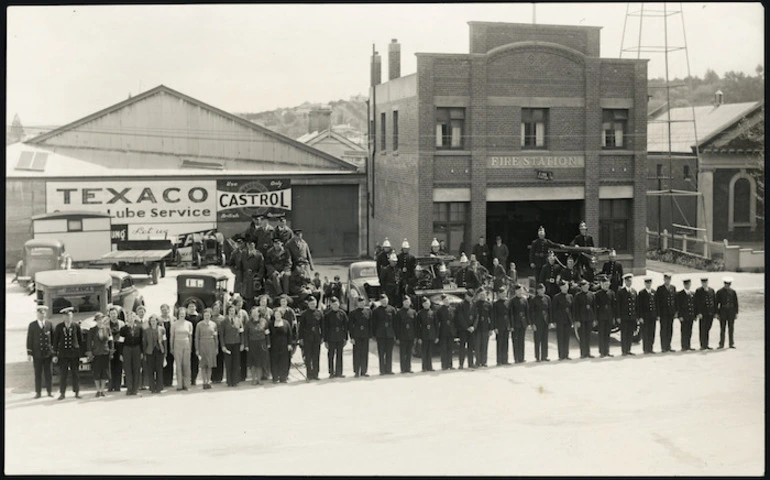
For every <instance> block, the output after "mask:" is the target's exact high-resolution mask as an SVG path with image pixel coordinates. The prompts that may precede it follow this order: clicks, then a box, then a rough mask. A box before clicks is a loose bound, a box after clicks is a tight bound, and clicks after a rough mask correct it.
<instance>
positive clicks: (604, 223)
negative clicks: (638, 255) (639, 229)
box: [599, 198, 631, 253]
mask: <svg viewBox="0 0 770 480" xmlns="http://www.w3.org/2000/svg"><path fill="white" fill-rule="evenodd" d="M599 245H602V246H606V247H608V248H614V249H615V251H617V252H618V253H628V252H629V251H630V248H631V200H630V199H627V198H618V199H612V200H599Z"/></svg>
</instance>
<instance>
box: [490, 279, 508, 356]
mask: <svg viewBox="0 0 770 480" xmlns="http://www.w3.org/2000/svg"><path fill="white" fill-rule="evenodd" d="M492 325H493V327H494V329H495V334H496V338H497V364H498V365H508V331H509V330H510V329H511V327H510V321H509V320H508V303H507V302H506V300H505V287H500V290H498V294H497V300H495V303H494V304H492Z"/></svg>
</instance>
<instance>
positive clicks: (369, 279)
mask: <svg viewBox="0 0 770 480" xmlns="http://www.w3.org/2000/svg"><path fill="white" fill-rule="evenodd" d="M382 291H383V290H382V287H381V286H380V280H379V278H377V263H376V262H375V261H373V260H365V261H362V262H353V263H351V264H350V266H349V267H348V281H347V283H346V284H345V285H344V287H343V289H342V298H341V299H340V303H341V304H342V306H343V308H346V309H347V311H348V312H349V311H351V310H355V308H356V307H357V306H358V299H359V298H360V297H364V298H368V299H369V305H370V306H371V305H373V304H374V303H375V302H376V301H377V299H378V298H379V297H380V294H381V293H382Z"/></svg>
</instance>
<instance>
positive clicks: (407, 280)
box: [393, 239, 417, 308]
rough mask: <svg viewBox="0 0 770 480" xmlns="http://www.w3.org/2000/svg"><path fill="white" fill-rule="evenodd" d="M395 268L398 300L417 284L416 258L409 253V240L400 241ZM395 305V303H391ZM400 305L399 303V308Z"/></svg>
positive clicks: (408, 293)
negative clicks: (396, 270)
mask: <svg viewBox="0 0 770 480" xmlns="http://www.w3.org/2000/svg"><path fill="white" fill-rule="evenodd" d="M396 269H398V294H399V297H398V300H399V303H401V299H402V298H403V297H404V296H406V295H410V294H412V293H413V291H414V287H415V285H416V284H417V274H416V273H415V270H416V269H417V258H416V257H415V256H414V255H412V254H411V253H409V242H408V241H407V240H406V239H404V241H403V242H402V243H401V253H399V254H398V255H397V256H396ZM393 306H394V307H395V305H393ZM400 307H401V305H399V308H400Z"/></svg>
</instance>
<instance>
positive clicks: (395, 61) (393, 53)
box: [388, 38, 401, 80]
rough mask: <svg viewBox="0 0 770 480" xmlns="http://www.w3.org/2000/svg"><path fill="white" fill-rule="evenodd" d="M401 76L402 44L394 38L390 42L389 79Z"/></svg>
mask: <svg viewBox="0 0 770 480" xmlns="http://www.w3.org/2000/svg"><path fill="white" fill-rule="evenodd" d="M400 76H401V44H400V43H398V40H397V39H395V38H394V39H393V40H391V41H390V43H389V44H388V80H393V79H395V78H398V77H400Z"/></svg>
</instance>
